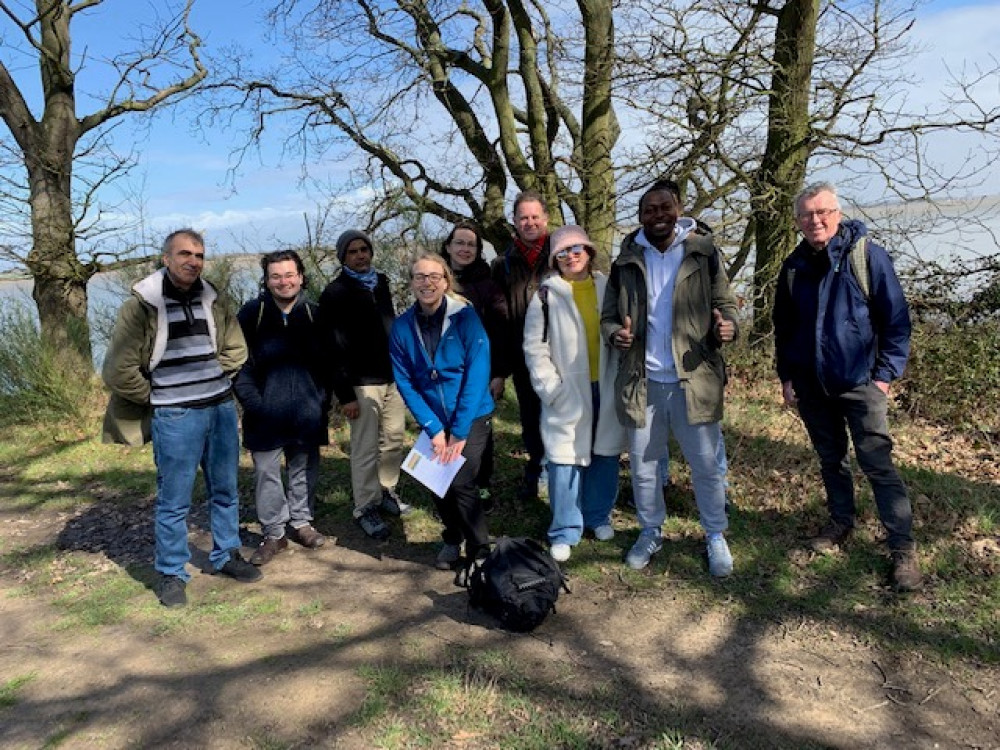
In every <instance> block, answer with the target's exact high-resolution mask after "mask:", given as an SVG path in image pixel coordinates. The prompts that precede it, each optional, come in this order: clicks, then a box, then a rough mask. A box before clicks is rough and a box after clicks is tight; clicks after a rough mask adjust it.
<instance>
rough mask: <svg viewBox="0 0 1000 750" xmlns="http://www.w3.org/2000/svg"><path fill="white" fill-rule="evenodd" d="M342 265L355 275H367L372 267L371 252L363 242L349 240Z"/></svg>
mask: <svg viewBox="0 0 1000 750" xmlns="http://www.w3.org/2000/svg"><path fill="white" fill-rule="evenodd" d="M344 265H345V266H347V267H348V268H350V269H351V270H352V271H354V272H355V273H368V271H369V270H371V267H372V251H371V248H370V247H368V243H367V242H365V241H364V240H361V239H357V240H351V242H350V244H349V245H348V246H347V250H346V251H345V252H344Z"/></svg>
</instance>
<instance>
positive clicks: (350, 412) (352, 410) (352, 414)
mask: <svg viewBox="0 0 1000 750" xmlns="http://www.w3.org/2000/svg"><path fill="white" fill-rule="evenodd" d="M340 413H341V414H343V415H344V416H345V417H347V418H348V419H357V418H358V417H360V416H361V405H360V404H358V402H357V401H351V402H350V403H349V404H341V405H340Z"/></svg>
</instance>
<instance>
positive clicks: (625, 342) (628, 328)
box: [612, 315, 635, 352]
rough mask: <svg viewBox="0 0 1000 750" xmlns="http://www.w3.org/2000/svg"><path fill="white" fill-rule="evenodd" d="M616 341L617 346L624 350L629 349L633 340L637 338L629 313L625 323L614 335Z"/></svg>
mask: <svg viewBox="0 0 1000 750" xmlns="http://www.w3.org/2000/svg"><path fill="white" fill-rule="evenodd" d="M612 338H613V339H614V342H615V348H616V349H621V350H622V351H623V352H624V351H628V349H629V348H631V346H632V341H633V339H634V338H635V337H634V336H633V335H632V318H631V317H629V316H628V315H626V316H625V324H624V325H623V326H622V327H621V328H619V329H618V330H617V331H615V334H614V336H612Z"/></svg>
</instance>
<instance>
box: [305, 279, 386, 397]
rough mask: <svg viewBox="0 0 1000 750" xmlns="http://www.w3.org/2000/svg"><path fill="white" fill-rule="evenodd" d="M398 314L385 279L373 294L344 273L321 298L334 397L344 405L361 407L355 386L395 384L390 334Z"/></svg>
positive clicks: (320, 306)
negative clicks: (357, 403) (354, 402)
mask: <svg viewBox="0 0 1000 750" xmlns="http://www.w3.org/2000/svg"><path fill="white" fill-rule="evenodd" d="M395 318H396V311H395V309H394V308H393V305H392V293H391V292H390V291H389V280H388V279H387V278H386V276H385V274H382V273H380V274H379V275H378V284H377V285H376V286H375V290H374V291H373V292H369V291H368V290H367V289H366V288H365V287H364V286H363V285H362V284H360V283H358V282H357V281H356V280H355V279H352V278H351V277H350V276H348V275H347V274H346V273H344V272H343V271H342V272H341V273H340V275H339V276H338V277H337V278H335V279H334V280H333V281H331V282H330V283H329V284H327V287H326V289H324V290H323V294H322V295H320V298H319V319H320V330H322V331H323V334H324V336H325V337H326V340H327V342H328V344H329V346H330V358H331V360H332V362H333V374H332V387H333V393H334V395H335V396H336V397H337V400H338V401H339V402H340V403H341V404H349V403H351V402H352V401H356V400H357V397H356V396H355V395H354V386H356V385H385V384H386V383H391V382H393V377H392V362H391V361H390V360H389V331H390V330H391V329H392V321H393V320H395Z"/></svg>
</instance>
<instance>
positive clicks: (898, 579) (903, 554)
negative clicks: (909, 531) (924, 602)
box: [889, 549, 924, 592]
mask: <svg viewBox="0 0 1000 750" xmlns="http://www.w3.org/2000/svg"><path fill="white" fill-rule="evenodd" d="M889 554H890V555H891V556H892V585H893V588H895V589H896V591H899V592H906V591H919V590H920V588H921V587H922V586H923V585H924V580H923V576H922V575H921V573H920V565H919V564H918V563H917V553H916V550H912V549H894V550H892V551H891V552H890V553H889Z"/></svg>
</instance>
